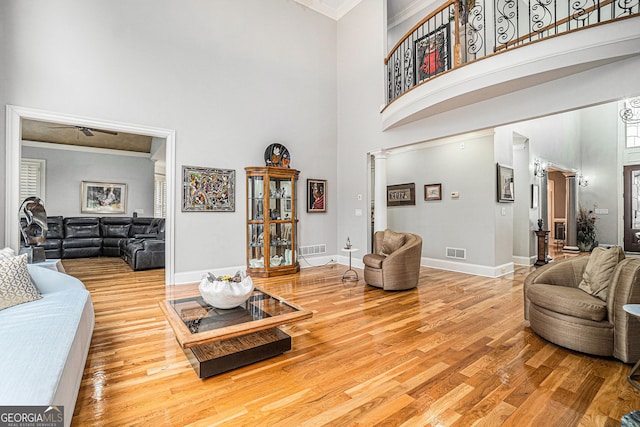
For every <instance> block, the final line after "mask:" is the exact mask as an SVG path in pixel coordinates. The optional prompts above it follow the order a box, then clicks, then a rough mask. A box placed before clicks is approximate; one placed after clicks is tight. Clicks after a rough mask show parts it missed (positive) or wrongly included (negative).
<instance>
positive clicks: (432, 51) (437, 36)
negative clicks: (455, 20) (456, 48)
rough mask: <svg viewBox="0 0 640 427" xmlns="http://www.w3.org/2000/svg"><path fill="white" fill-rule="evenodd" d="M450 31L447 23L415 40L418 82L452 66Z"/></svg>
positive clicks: (415, 62)
mask: <svg viewBox="0 0 640 427" xmlns="http://www.w3.org/2000/svg"><path fill="white" fill-rule="evenodd" d="M450 33H451V31H450V30H449V24H448V23H447V24H444V25H441V26H440V27H438V28H437V29H435V30H434V31H432V32H430V33H429V34H426V35H424V36H422V37H420V38H419V39H418V40H416V41H415V42H414V43H415V45H414V52H415V53H414V54H415V60H414V64H415V68H416V70H415V73H414V74H415V76H416V84H418V83H421V82H423V81H424V80H427V79H429V78H431V77H433V76H435V75H436V74H440V73H442V72H443V71H446V70H449V69H450V68H451V56H450V55H449V52H450V51H451V47H450V44H451V41H450V38H449V34H450Z"/></svg>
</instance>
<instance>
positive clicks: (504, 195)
mask: <svg viewBox="0 0 640 427" xmlns="http://www.w3.org/2000/svg"><path fill="white" fill-rule="evenodd" d="M497 167H498V202H513V201H515V195H514V193H513V187H514V181H513V168H511V167H509V166H504V165H501V164H500V163H498V164H497Z"/></svg>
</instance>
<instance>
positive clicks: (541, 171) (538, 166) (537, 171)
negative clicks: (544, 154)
mask: <svg viewBox="0 0 640 427" xmlns="http://www.w3.org/2000/svg"><path fill="white" fill-rule="evenodd" d="M546 174H547V165H546V164H545V163H542V162H541V161H540V159H536V161H535V162H534V163H533V175H534V176H537V177H538V178H542V177H543V176H545V175H546Z"/></svg>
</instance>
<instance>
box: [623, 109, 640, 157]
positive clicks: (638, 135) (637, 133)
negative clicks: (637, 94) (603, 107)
mask: <svg viewBox="0 0 640 427" xmlns="http://www.w3.org/2000/svg"><path fill="white" fill-rule="evenodd" d="M620 116H621V117H622V121H623V122H625V123H626V129H627V143H626V147H627V148H635V147H640V98H632V99H627V100H626V101H624V109H623V110H622V111H621V112H620Z"/></svg>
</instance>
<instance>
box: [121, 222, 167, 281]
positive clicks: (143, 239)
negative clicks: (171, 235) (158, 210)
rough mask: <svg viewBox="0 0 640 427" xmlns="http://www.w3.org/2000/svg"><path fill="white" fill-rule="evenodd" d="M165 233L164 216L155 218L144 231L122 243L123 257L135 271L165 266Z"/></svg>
mask: <svg viewBox="0 0 640 427" xmlns="http://www.w3.org/2000/svg"><path fill="white" fill-rule="evenodd" d="M164 234H165V220H164V218H154V219H153V220H152V221H151V223H150V224H149V225H148V226H147V228H145V230H144V233H138V234H136V235H135V237H134V238H133V239H129V240H128V241H126V242H122V243H121V254H122V258H123V259H124V260H125V261H126V262H127V263H128V264H129V266H131V268H132V269H133V270H134V271H139V270H149V269H153V268H164V258H165V242H164Z"/></svg>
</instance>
